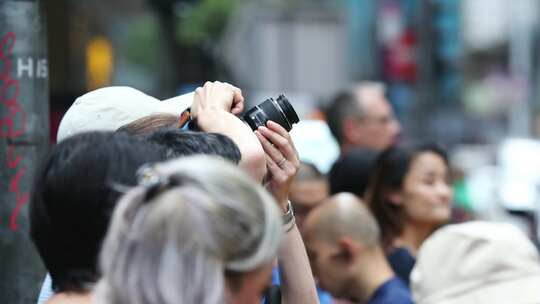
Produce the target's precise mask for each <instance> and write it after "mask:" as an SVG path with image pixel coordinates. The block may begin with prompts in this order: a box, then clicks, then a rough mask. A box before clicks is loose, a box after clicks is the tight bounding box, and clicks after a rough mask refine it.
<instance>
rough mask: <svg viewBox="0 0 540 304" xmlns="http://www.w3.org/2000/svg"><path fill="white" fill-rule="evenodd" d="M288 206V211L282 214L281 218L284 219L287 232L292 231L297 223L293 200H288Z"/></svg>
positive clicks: (284, 228) (284, 227) (284, 229)
mask: <svg viewBox="0 0 540 304" xmlns="http://www.w3.org/2000/svg"><path fill="white" fill-rule="evenodd" d="M286 208H287V209H286V211H285V212H284V213H283V214H282V215H281V219H282V220H283V231H284V232H285V233H287V232H289V231H291V229H293V228H294V226H295V224H296V221H295V218H294V210H293V208H292V204H291V201H289V200H287V207H286Z"/></svg>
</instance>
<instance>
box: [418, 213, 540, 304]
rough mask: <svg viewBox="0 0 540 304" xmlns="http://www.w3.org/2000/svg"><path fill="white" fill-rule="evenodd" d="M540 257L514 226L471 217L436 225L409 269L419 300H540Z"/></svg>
mask: <svg viewBox="0 0 540 304" xmlns="http://www.w3.org/2000/svg"><path fill="white" fill-rule="evenodd" d="M539 286H540V257H539V255H538V251H537V249H536V247H535V246H534V245H533V244H532V242H530V241H529V239H528V238H527V237H526V236H525V235H524V234H523V233H522V232H521V231H520V230H519V229H518V228H516V227H514V226H512V225H510V224H505V223H488V222H470V223H464V224H456V225H448V226H446V227H443V228H441V229H439V230H437V231H436V232H435V233H434V234H433V235H432V236H430V237H429V238H428V239H427V240H426V241H425V242H424V243H423V244H422V246H421V247H420V250H419V252H418V256H417V262H416V265H415V266H414V269H413V271H412V273H411V289H412V293H413V297H414V300H415V303H418V304H484V303H485V304H488V303H489V304H491V303H513V304H532V303H540V290H539V289H538V287H539Z"/></svg>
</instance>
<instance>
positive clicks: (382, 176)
mask: <svg viewBox="0 0 540 304" xmlns="http://www.w3.org/2000/svg"><path fill="white" fill-rule="evenodd" d="M424 152H432V153H435V154H437V155H439V156H441V157H442V158H443V160H444V162H445V163H446V165H447V166H448V157H447V155H446V152H445V150H444V149H443V148H442V147H441V146H439V145H437V144H435V143H414V144H406V145H397V146H394V147H390V148H388V149H386V150H385V151H383V152H382V153H381V155H379V157H378V158H377V162H376V165H375V169H374V171H373V175H372V176H371V179H370V183H369V187H368V189H367V191H366V194H367V203H368V205H369V208H370V210H371V212H372V213H373V215H374V216H375V218H376V219H377V222H378V223H379V226H380V228H381V236H382V242H383V246H384V247H385V248H388V247H389V246H390V245H391V243H392V241H393V240H394V239H395V238H396V237H398V236H399V235H400V234H401V233H402V232H403V228H404V222H405V219H404V216H405V215H404V213H403V208H402V207H401V206H398V205H396V204H393V203H392V202H391V201H390V200H389V198H388V196H389V194H390V193H392V192H394V191H400V190H401V189H402V187H403V182H404V180H405V177H406V176H407V173H408V172H409V169H410V166H411V164H412V162H413V161H414V160H415V158H416V157H417V156H418V155H420V154H421V153H424Z"/></svg>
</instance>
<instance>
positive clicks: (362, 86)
mask: <svg viewBox="0 0 540 304" xmlns="http://www.w3.org/2000/svg"><path fill="white" fill-rule="evenodd" d="M326 119H327V122H328V126H329V127H330V130H331V131H332V134H333V135H334V137H335V138H336V140H337V141H338V143H339V145H340V148H341V153H342V154H343V153H345V152H347V151H349V150H350V149H351V148H367V149H373V150H377V151H381V150H384V149H386V148H388V147H389V146H391V145H392V144H393V143H395V142H396V140H397V137H398V136H399V133H400V131H401V126H400V124H399V122H398V121H397V119H396V118H395V116H394V111H393V109H392V106H391V105H390V103H389V102H388V99H387V98H386V97H385V89H384V85H383V84H382V83H378V82H360V83H359V84H357V85H355V86H353V87H351V88H349V89H347V90H345V91H342V92H340V93H338V94H337V95H336V96H335V97H334V98H333V99H332V101H331V103H330V104H329V105H328V107H327V111H326Z"/></svg>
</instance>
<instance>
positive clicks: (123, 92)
mask: <svg viewBox="0 0 540 304" xmlns="http://www.w3.org/2000/svg"><path fill="white" fill-rule="evenodd" d="M192 102H193V92H191V93H188V94H184V95H180V96H176V97H173V98H170V99H166V100H163V101H161V100H159V99H156V98H154V97H152V96H149V95H146V94H144V93H143V92H141V91H139V90H136V89H134V88H131V87H105V88H101V89H97V90H94V91H91V92H88V93H86V94H84V95H82V96H81V97H79V98H77V99H76V100H75V102H74V103H73V104H72V105H71V107H70V108H69V109H68V110H67V112H66V114H64V117H62V120H61V121H60V126H59V127H58V133H57V134H56V140H57V141H58V142H60V141H62V140H64V139H65V138H67V137H70V136H73V135H75V134H78V133H82V132H87V131H115V130H117V129H118V128H120V127H121V126H123V125H125V124H128V123H131V122H133V121H135V120H137V119H139V118H142V117H145V116H148V115H151V114H155V113H168V114H174V115H180V113H182V111H184V110H185V109H187V108H188V107H190V106H191V103H192Z"/></svg>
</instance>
